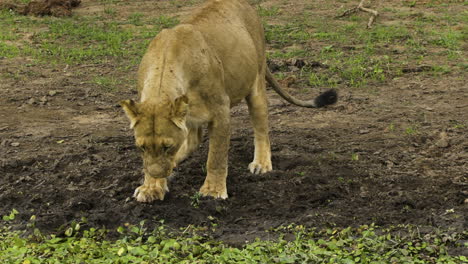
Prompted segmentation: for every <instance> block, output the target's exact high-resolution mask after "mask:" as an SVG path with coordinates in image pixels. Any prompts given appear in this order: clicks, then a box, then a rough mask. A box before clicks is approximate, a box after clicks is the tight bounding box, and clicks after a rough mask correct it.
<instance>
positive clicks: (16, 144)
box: [10, 142, 20, 147]
mask: <svg viewBox="0 0 468 264" xmlns="http://www.w3.org/2000/svg"><path fill="white" fill-rule="evenodd" d="M19 145H20V143H19V142H12V143H11V144H10V146H12V147H18V146H19Z"/></svg>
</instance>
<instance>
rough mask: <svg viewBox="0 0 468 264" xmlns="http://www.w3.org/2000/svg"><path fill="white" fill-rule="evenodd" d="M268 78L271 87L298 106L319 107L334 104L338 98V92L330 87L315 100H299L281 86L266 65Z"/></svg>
mask: <svg viewBox="0 0 468 264" xmlns="http://www.w3.org/2000/svg"><path fill="white" fill-rule="evenodd" d="M266 80H267V81H268V83H269V84H270V85H271V87H273V90H275V91H276V92H277V93H278V94H279V95H280V96H281V97H283V98H284V99H285V100H286V101H288V102H290V103H291V104H295V105H298V106H303V107H311V108H318V107H323V106H326V105H331V104H334V103H336V101H337V100H338V94H337V93H336V91H335V90H334V89H330V90H328V91H326V92H324V93H322V94H320V95H319V96H317V97H315V99H314V100H311V101H302V100H299V99H297V98H295V97H293V96H292V95H290V94H289V93H288V92H286V91H285V90H284V89H283V88H281V86H280V84H279V83H278V82H277V81H276V80H275V78H274V77H273V74H271V72H270V69H268V67H266Z"/></svg>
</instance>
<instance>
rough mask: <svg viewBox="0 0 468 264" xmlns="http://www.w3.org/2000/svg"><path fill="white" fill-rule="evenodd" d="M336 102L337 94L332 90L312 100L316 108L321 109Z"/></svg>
mask: <svg viewBox="0 0 468 264" xmlns="http://www.w3.org/2000/svg"><path fill="white" fill-rule="evenodd" d="M336 101H338V94H337V93H336V91H335V90H334V89H330V90H328V91H326V92H324V93H322V94H320V95H319V96H317V97H316V98H315V100H314V103H315V106H316V107H323V106H326V105H331V104H334V103H336Z"/></svg>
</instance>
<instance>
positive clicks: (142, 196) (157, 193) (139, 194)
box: [133, 184, 169, 203]
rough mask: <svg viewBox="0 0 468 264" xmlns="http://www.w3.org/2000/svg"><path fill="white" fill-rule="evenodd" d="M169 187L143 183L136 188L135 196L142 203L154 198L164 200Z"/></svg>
mask: <svg viewBox="0 0 468 264" xmlns="http://www.w3.org/2000/svg"><path fill="white" fill-rule="evenodd" d="M167 191H169V189H168V188H167V185H166V186H159V185H150V186H148V185H144V184H143V185H141V186H140V187H138V188H136V189H135V193H134V194H133V197H135V199H136V200H137V201H138V202H141V203H150V202H152V201H154V200H157V199H159V200H164V195H165V194H166V192H167Z"/></svg>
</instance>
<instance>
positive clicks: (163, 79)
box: [121, 0, 337, 202]
mask: <svg viewBox="0 0 468 264" xmlns="http://www.w3.org/2000/svg"><path fill="white" fill-rule="evenodd" d="M265 78H266V79H267V80H268V82H269V83H270V84H271V85H272V87H273V88H274V90H275V91H276V92H278V93H279V94H280V95H281V96H282V97H283V98H284V99H286V100H287V101H289V102H291V103H293V104H296V105H299V106H305V107H321V106H324V105H327V104H332V103H335V102H336V100H337V95H336V93H335V91H333V90H330V91H328V92H325V93H323V94H322V95H320V96H318V97H317V98H316V99H315V100H314V101H301V100H297V99H296V98H293V97H292V96H291V95H289V94H288V93H287V92H285V91H284V90H282V89H281V88H280V86H279V85H278V83H277V82H276V81H275V79H274V78H273V76H272V74H271V73H270V71H269V70H268V68H267V66H266V59H265V41H264V33H263V28H262V24H261V21H260V19H259V17H258V16H257V14H256V12H255V10H254V9H253V8H252V7H251V6H250V5H249V4H248V3H247V1H245V0H208V1H206V2H205V4H204V5H203V6H202V7H200V8H199V9H197V10H196V11H195V12H194V13H193V14H192V15H191V17H190V18H188V19H186V20H184V21H182V22H181V23H180V24H179V25H178V26H176V27H174V28H172V29H167V30H163V31H161V32H160V33H159V34H158V35H157V36H156V37H155V38H154V39H153V40H152V41H151V43H150V45H149V48H148V50H147V52H146V54H145V55H144V57H143V60H142V62H141V64H140V68H139V70H138V91H139V97H140V102H138V103H136V102H134V101H132V100H125V101H122V102H121V106H122V108H123V110H124V111H125V113H126V115H127V117H128V118H129V120H130V127H131V128H133V129H134V132H135V141H136V145H137V146H138V148H140V149H141V150H142V152H143V166H144V169H143V172H144V175H145V180H144V183H143V185H141V186H140V187H138V188H137V189H136V190H135V193H134V197H135V198H136V199H137V200H138V201H139V202H151V201H153V200H155V199H160V200H163V199H164V195H165V193H166V192H167V191H168V187H167V177H168V176H169V175H170V174H171V172H172V170H173V169H174V167H175V166H176V165H177V164H178V163H179V162H180V161H181V160H183V159H184V158H185V157H187V155H189V153H190V152H192V151H193V150H194V149H195V148H196V147H197V146H198V144H199V143H200V141H201V138H202V126H203V125H205V124H206V125H208V132H209V154H208V162H207V164H206V171H207V176H206V178H205V182H204V184H203V186H202V187H201V189H200V193H201V194H202V195H204V196H212V197H215V198H222V199H226V198H227V197H228V194H227V190H226V177H227V163H228V162H227V161H228V149H229V138H230V129H231V127H230V123H231V122H230V113H229V112H230V108H231V107H232V106H234V105H236V104H238V103H239V102H240V101H242V100H243V99H246V101H247V104H248V107H249V113H250V116H251V120H252V124H253V128H254V134H255V155H254V160H253V161H252V162H251V163H250V164H249V170H250V172H251V173H255V174H258V173H265V172H268V171H271V170H272V165H271V151H270V140H269V137H268V112H267V111H268V109H267V97H266V91H265Z"/></svg>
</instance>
